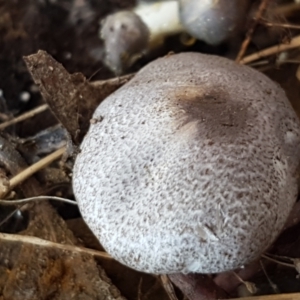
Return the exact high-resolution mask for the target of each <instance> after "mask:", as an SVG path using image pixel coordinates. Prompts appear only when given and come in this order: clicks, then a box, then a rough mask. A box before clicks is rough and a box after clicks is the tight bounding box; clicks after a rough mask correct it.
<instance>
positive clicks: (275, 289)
mask: <svg viewBox="0 0 300 300" xmlns="http://www.w3.org/2000/svg"><path fill="white" fill-rule="evenodd" d="M259 262H260V265H261V268H262V270H263V272H264V274H265V276H266V278H267V280H268V282H269V285H270V286H271V288H272V289H273V292H274V293H275V294H279V293H280V291H279V290H278V287H277V285H276V284H275V283H274V282H273V281H272V280H271V278H270V277H269V275H268V273H267V271H266V269H265V266H264V264H263V262H262V260H260V261H259Z"/></svg>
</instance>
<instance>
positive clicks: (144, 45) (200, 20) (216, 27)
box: [100, 0, 249, 74]
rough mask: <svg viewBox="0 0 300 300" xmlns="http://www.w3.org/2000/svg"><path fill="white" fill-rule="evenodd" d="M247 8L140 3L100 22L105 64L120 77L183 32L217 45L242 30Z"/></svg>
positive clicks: (235, 3)
mask: <svg viewBox="0 0 300 300" xmlns="http://www.w3.org/2000/svg"><path fill="white" fill-rule="evenodd" d="M248 6H249V0H230V1H228V0H219V1H215V0H201V1H199V0H176V1H175V0H166V1H160V2H155V3H154V2H153V1H151V2H145V1H139V2H138V5H137V6H136V7H135V8H134V9H133V10H132V11H121V12H117V13H113V14H111V15H109V16H108V17H107V18H105V19H104V20H103V21H102V22H101V24H102V27H101V29H100V37H101V38H102V39H103V41H104V48H105V54H106V57H105V63H106V65H107V66H108V67H109V68H110V69H111V70H112V71H114V72H115V73H117V74H119V73H121V72H123V71H124V70H126V69H127V68H129V67H130V66H131V65H132V64H133V63H134V62H135V61H136V60H137V59H138V58H139V57H140V56H142V55H143V54H145V53H147V52H151V50H153V49H155V48H156V47H159V46H160V45H161V44H162V43H163V41H164V39H165V38H166V37H167V36H170V35H175V34H179V33H183V32H187V33H189V34H190V35H191V36H192V37H194V38H197V39H199V40H202V41H204V42H206V43H207V44H210V45H218V44H220V43H222V42H224V41H226V40H228V39H229V38H231V37H232V36H233V34H234V33H236V32H238V31H239V30H240V31H241V30H242V29H241V28H243V23H244V21H245V19H246V18H245V15H246V8H247V7H248ZM188 40H189V41H190V40H191V39H188Z"/></svg>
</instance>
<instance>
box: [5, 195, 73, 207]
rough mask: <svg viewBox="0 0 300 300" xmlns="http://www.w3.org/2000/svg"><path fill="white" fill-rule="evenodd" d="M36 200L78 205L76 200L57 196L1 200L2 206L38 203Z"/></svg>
mask: <svg viewBox="0 0 300 300" xmlns="http://www.w3.org/2000/svg"><path fill="white" fill-rule="evenodd" d="M36 200H56V201H60V202H64V203H69V204H72V205H77V202H76V201H74V200H70V199H66V198H62V197H56V196H36V197H29V198H24V199H18V200H3V199H0V205H6V206H8V205H19V204H24V203H28V202H31V201H36Z"/></svg>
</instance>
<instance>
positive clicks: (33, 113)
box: [0, 104, 49, 130]
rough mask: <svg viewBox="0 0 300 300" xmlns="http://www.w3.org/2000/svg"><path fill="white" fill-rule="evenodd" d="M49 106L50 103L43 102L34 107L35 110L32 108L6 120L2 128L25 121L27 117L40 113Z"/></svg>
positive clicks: (0, 126) (0, 128) (0, 125)
mask: <svg viewBox="0 0 300 300" xmlns="http://www.w3.org/2000/svg"><path fill="white" fill-rule="evenodd" d="M48 108H49V106H48V104H43V105H41V106H39V107H36V108H34V109H33V110H30V111H28V112H26V113H24V114H22V115H20V116H18V117H16V118H13V119H12V120H9V121H6V122H4V123H1V124H0V130H3V129H5V128H6V127H8V126H11V125H13V124H16V123H18V122H22V121H25V120H26V119H29V118H32V117H34V116H35V115H37V114H40V113H41V112H43V111H45V110H47V109H48Z"/></svg>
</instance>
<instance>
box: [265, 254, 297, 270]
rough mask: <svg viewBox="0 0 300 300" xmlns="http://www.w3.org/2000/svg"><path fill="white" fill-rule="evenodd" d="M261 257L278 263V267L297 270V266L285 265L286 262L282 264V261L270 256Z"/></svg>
mask: <svg viewBox="0 0 300 300" xmlns="http://www.w3.org/2000/svg"><path fill="white" fill-rule="evenodd" d="M261 257H263V258H265V259H267V260H270V261H272V262H274V263H277V264H278V265H282V266H285V267H288V268H293V269H295V265H293V264H289V263H285V262H282V261H280V260H277V259H274V258H271V257H269V256H267V255H265V254H262V255H261Z"/></svg>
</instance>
